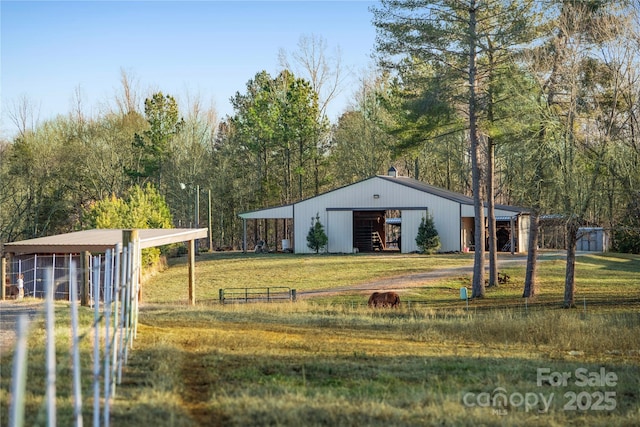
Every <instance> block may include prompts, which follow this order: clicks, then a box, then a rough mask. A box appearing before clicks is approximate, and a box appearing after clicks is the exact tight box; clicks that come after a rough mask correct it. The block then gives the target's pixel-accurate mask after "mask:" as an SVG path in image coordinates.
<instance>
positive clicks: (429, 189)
mask: <svg viewBox="0 0 640 427" xmlns="http://www.w3.org/2000/svg"><path fill="white" fill-rule="evenodd" d="M375 178H380V179H383V180H385V181H389V182H393V183H394V184H400V185H404V186H406V187H409V188H412V189H414V190H418V191H422V192H425V193H429V194H433V195H435V196H438V197H442V198H443V199H448V200H451V201H454V202H457V203H460V204H463V205H471V206H473V197H469V196H465V195H464V194H460V193H456V192H455V191H450V190H446V189H444V188H440V187H436V186H433V185H429V184H426V183H424V182H422V181H418V180H417V179H413V178H409V177H406V176H389V175H376V176H373V177H370V178H366V179H363V180H361V181H358V182H354V183H352V184H347V185H344V186H341V187H338V188H334V189H333V190H329V191H327V192H326V193H323V194H328V193H331V192H334V191H340V190H341V189H343V188H346V187H350V186H352V185H357V184H360V183H361V182H364V181H368V180H370V179H375ZM314 197H317V196H314ZM305 200H309V199H305ZM303 201H304V200H301V201H299V202H296V204H297V203H300V202H303ZM294 205H295V204H294ZM294 205H291V204H290V205H282V206H276V207H271V208H264V209H258V210H255V211H249V212H243V213H241V214H239V215H238V216H239V217H240V218H243V219H256V218H260V219H263V218H293V210H294V208H293V206H294ZM495 208H496V209H500V210H504V211H510V212H528V210H527V209H523V208H520V207H515V206H508V205H498V204H496V205H495Z"/></svg>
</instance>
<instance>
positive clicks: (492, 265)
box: [487, 138, 498, 286]
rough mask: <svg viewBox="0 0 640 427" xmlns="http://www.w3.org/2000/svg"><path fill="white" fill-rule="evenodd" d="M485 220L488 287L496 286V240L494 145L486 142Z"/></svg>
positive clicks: (490, 141) (491, 140)
mask: <svg viewBox="0 0 640 427" xmlns="http://www.w3.org/2000/svg"><path fill="white" fill-rule="evenodd" d="M487 144H488V147H487V153H488V159H487V218H488V220H489V221H488V222H489V286H497V285H498V239H497V237H496V210H495V200H494V197H495V189H494V185H493V184H494V182H493V181H494V175H495V173H494V168H495V145H494V143H493V139H492V138H489V139H488V140H487Z"/></svg>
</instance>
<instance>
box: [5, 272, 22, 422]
mask: <svg viewBox="0 0 640 427" xmlns="http://www.w3.org/2000/svg"><path fill="white" fill-rule="evenodd" d="M3 286H4V283H3ZM27 334H28V320H27V316H26V315H25V314H21V315H20V317H18V328H17V333H16V335H17V343H16V350H15V353H14V354H13V382H12V385H11V395H12V396H13V398H12V399H11V407H10V408H9V425H10V426H11V427H14V426H22V425H24V395H25V388H26V384H27Z"/></svg>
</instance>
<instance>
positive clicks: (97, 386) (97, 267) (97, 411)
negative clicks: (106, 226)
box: [93, 257, 100, 427]
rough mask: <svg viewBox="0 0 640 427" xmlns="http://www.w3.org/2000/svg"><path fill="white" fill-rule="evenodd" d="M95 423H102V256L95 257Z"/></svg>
mask: <svg viewBox="0 0 640 427" xmlns="http://www.w3.org/2000/svg"><path fill="white" fill-rule="evenodd" d="M93 301H94V303H93V307H94V309H95V310H94V312H93V313H94V316H93V334H94V335H93V425H94V427H98V426H99V425H100V258H99V257H94V258H93Z"/></svg>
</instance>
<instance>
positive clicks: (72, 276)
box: [69, 261, 82, 426]
mask: <svg viewBox="0 0 640 427" xmlns="http://www.w3.org/2000/svg"><path fill="white" fill-rule="evenodd" d="M77 279H78V278H77V276H76V263H75V261H71V264H69V294H70V299H71V337H72V339H71V346H72V347H71V348H72V358H73V418H74V419H75V422H76V426H82V385H81V378H80V342H79V340H78V280H77Z"/></svg>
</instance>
